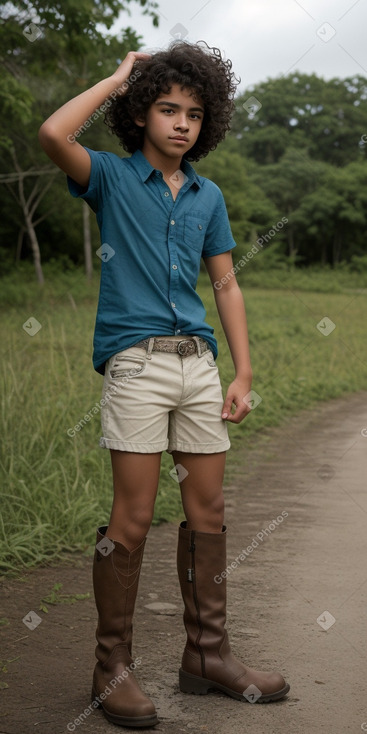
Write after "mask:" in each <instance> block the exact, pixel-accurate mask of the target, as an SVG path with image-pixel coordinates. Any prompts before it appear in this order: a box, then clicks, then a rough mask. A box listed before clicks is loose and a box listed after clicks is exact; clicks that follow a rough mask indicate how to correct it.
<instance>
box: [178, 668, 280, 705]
mask: <svg viewBox="0 0 367 734" xmlns="http://www.w3.org/2000/svg"><path fill="white" fill-rule="evenodd" d="M179 682H180V691H181V692H182V693H194V694H195V695H197V696H204V695H205V694H206V693H210V691H221V692H222V693H226V694H227V696H231V698H235V699H236V701H245V702H246V703H252V702H251V701H248V699H247V698H245V696H244V695H243V693H237V691H232V689H231V688H227V686H223V685H222V684H221V683H216V682H215V681H213V680H207V678H199V676H197V675H192V674H191V673H186V672H185V671H184V670H182V668H181V669H180V672H179ZM289 689H290V685H289V683H287V684H286V685H285V686H284V688H282V689H281V690H280V691H275V692H274V693H266V694H264V695H263V696H259V698H257V699H256V701H254V703H268V702H270V701H279V700H280V699H281V698H284V696H285V695H286V694H287V693H288V691H289Z"/></svg>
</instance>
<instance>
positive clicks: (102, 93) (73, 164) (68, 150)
mask: <svg viewBox="0 0 367 734" xmlns="http://www.w3.org/2000/svg"><path fill="white" fill-rule="evenodd" d="M148 56H149V54H146V53H142V52H138V51H129V53H128V54H127V56H126V58H125V59H124V61H123V62H122V63H121V64H120V66H119V67H118V68H117V69H116V71H115V72H114V74H112V75H111V76H109V77H107V79H103V80H102V81H100V82H98V84H95V85H94V86H93V87H91V88H90V89H87V90H86V91H85V92H82V94H79V95H78V96H77V97H74V99H71V100H70V102H66V104H64V105H63V106H62V107H60V109H59V110H57V111H56V112H54V113H53V114H52V115H51V117H49V118H48V119H47V120H46V121H45V122H44V123H43V125H41V127H40V130H39V134H38V136H39V140H40V143H41V145H42V148H43V149H44V151H45V152H46V153H47V155H48V156H49V157H50V158H51V160H53V161H54V163H56V165H57V166H59V168H61V170H62V171H65V173H67V174H68V175H69V176H70V177H71V178H72V179H74V181H76V182H77V183H78V184H80V185H81V186H84V187H87V186H88V183H89V177H90V169H91V162H90V157H89V155H88V153H87V151H86V150H85V149H84V148H83V146H82V145H80V143H78V142H77V141H76V140H75V137H74V133H75V131H76V130H78V129H79V128H80V127H81V126H82V125H83V124H84V123H85V122H86V121H87V120H88V118H89V117H90V116H91V115H92V114H93V112H95V111H96V109H98V107H100V106H101V105H102V104H103V102H104V101H105V100H106V99H107V98H108V97H110V96H111V95H112V94H113V92H115V93H118V94H119V95H123V94H124V93H125V92H126V89H127V88H128V87H127V86H126V88H124V87H123V85H124V83H125V82H126V81H127V79H128V78H129V76H130V74H131V71H132V68H133V65H134V63H135V61H137V60H139V59H145V58H147V57H148Z"/></svg>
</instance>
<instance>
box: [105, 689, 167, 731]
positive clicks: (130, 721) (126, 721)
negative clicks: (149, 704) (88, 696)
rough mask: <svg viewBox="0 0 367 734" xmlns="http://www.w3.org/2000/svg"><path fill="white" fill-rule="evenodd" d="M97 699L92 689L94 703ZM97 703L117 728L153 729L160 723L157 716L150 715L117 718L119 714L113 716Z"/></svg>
mask: <svg viewBox="0 0 367 734" xmlns="http://www.w3.org/2000/svg"><path fill="white" fill-rule="evenodd" d="M96 699H97V694H95V693H94V690H93V688H92V703H93V701H96ZM97 703H98V706H97V708H99V709H102V711H103V713H104V715H105V717H106V719H107V721H110V722H111V724H117V726H126V727H128V728H130V729H133V728H137V729H138V728H140V729H143V728H144V727H152V726H155V725H156V724H158V723H159V721H158V716H157V714H150V716H117V714H111V713H110V712H109V711H107V709H105V708H104V706H103V704H102V703H100V702H97Z"/></svg>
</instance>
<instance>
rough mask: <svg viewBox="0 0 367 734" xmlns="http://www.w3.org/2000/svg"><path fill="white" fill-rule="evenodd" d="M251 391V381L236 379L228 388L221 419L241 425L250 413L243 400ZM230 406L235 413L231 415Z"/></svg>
mask: <svg viewBox="0 0 367 734" xmlns="http://www.w3.org/2000/svg"><path fill="white" fill-rule="evenodd" d="M250 390H251V379H248V380H247V379H240V378H238V377H236V379H234V380H233V382H231V384H230V385H229V387H228V390H227V395H226V399H225V401H224V404H223V409H222V418H223V420H226V421H228V422H230V423H241V421H242V420H243V419H244V418H246V415H247V414H248V413H250V411H251V408H250V406H249V405H247V403H245V402H244V398H245V397H246V395H248V393H249V392H250ZM232 405H234V406H235V411H234V413H232V412H231V411H232Z"/></svg>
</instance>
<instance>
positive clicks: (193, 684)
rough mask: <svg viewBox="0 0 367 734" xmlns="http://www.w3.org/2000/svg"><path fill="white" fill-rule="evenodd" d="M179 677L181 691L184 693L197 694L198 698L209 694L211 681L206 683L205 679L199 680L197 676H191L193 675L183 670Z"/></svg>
mask: <svg viewBox="0 0 367 734" xmlns="http://www.w3.org/2000/svg"><path fill="white" fill-rule="evenodd" d="M178 675H179V684H180V691H181V692H182V693H195V694H196V695H198V696H203V695H204V694H205V693H209V690H210V681H206V680H205V679H204V678H199V677H198V676H197V675H191V673H185V671H184V670H182V668H181V669H180V671H179V674H178Z"/></svg>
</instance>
